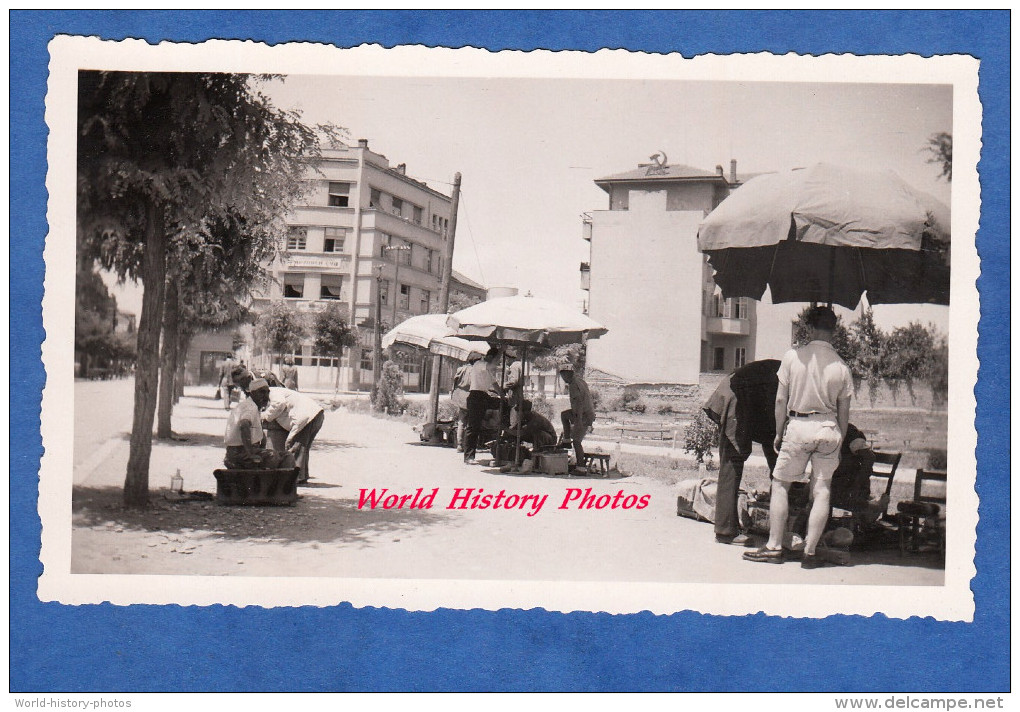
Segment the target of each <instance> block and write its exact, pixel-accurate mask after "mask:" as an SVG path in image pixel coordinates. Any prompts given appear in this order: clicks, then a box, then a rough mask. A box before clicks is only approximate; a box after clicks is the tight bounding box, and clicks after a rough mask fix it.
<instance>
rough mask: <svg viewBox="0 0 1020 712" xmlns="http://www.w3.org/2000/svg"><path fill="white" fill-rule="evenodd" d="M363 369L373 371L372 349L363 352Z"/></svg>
mask: <svg viewBox="0 0 1020 712" xmlns="http://www.w3.org/2000/svg"><path fill="white" fill-rule="evenodd" d="M360 365H361V370H362V371H371V370H372V352H371V350H368V351H362V352H361V364H360Z"/></svg>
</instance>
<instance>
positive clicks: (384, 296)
mask: <svg viewBox="0 0 1020 712" xmlns="http://www.w3.org/2000/svg"><path fill="white" fill-rule="evenodd" d="M389 300H390V283H389V282H386V281H382V282H379V303H380V304H387V303H388V302H389Z"/></svg>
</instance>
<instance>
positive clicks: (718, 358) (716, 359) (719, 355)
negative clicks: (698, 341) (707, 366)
mask: <svg viewBox="0 0 1020 712" xmlns="http://www.w3.org/2000/svg"><path fill="white" fill-rule="evenodd" d="M712 354H713V356H712V370H713V371H722V370H723V369H725V368H726V349H725V348H723V347H722V346H716V347H715V348H714V349H713V350H712Z"/></svg>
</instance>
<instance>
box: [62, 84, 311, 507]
mask: <svg viewBox="0 0 1020 712" xmlns="http://www.w3.org/2000/svg"><path fill="white" fill-rule="evenodd" d="M259 81H260V80H258V79H256V78H254V77H251V76H249V75H237V74H203V73H156V72H93V71H83V72H79V75H78V156H77V173H78V175H77V182H78V196H77V230H78V244H79V247H80V248H81V249H82V250H83V252H84V254H83V255H82V257H83V258H87V259H90V260H91V259H97V260H99V262H100V263H101V264H102V266H103V267H105V268H107V269H110V270H112V271H114V272H116V273H117V274H118V275H119V276H120V277H121V278H127V277H130V278H132V279H135V280H137V281H140V282H141V284H142V286H143V294H142V313H141V315H140V317H139V323H138V362H137V369H136V376H135V395H134V418H133V422H132V430H131V447H130V454H129V457H128V467H127V474H126V476H125V482H124V502H125V504H126V505H128V506H133V507H142V506H145V505H146V504H147V503H148V484H149V458H150V454H151V450H152V425H153V419H154V416H155V410H156V388H157V381H158V372H159V336H160V330H161V325H162V321H163V311H162V309H163V303H164V301H165V289H166V279H167V272H168V265H169V266H171V267H173V266H179V265H181V264H184V263H186V262H190V260H191V258H192V257H193V256H194V254H195V253H196V252H199V253H200V252H202V251H204V250H210V251H212V252H213V253H215V252H216V247H215V246H211V245H207V244H206V237H207V236H208V225H210V224H211V223H215V222H217V221H220V220H230V219H239V218H246V219H249V220H250V223H251V224H252V225H256V224H257V225H260V226H261V227H260V230H259V231H258V232H257V233H256V232H255V231H253V234H256V235H257V236H258V239H261V240H265V241H267V242H266V244H265V247H266V249H271V246H272V239H271V236H272V235H282V234H283V230H282V219H283V216H284V215H285V213H286V211H287V210H288V209H289V208H290V207H291V206H292V205H293V203H294V199H295V198H296V196H297V194H298V193H299V192H300V190H301V186H302V181H301V178H302V177H303V172H304V162H303V160H302V156H303V155H307V154H314V153H315V152H316V151H317V149H318V135H317V134H316V132H315V131H314V130H313V129H310V128H308V127H306V126H304V125H303V124H302V123H301V122H300V121H299V117H298V115H297V114H295V113H294V112H286V111H281V110H279V109H277V108H275V107H274V106H273V105H272V103H271V102H270V101H269V100H268V98H267V97H265V95H263V94H262V93H261V92H260V91H259V89H258V82H259ZM171 274H172V276H174V277H177V278H178V279H179V278H180V277H181V275H180V274H178V273H173V272H171ZM184 284H185V282H182V281H178V282H177V285H178V286H179V287H182V288H183V285H184ZM189 286H190V285H189Z"/></svg>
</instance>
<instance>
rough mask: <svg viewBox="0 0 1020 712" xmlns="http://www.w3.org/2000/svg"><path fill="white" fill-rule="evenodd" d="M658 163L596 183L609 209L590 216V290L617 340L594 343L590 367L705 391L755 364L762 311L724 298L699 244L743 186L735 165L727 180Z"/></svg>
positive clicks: (592, 304) (584, 279)
mask: <svg viewBox="0 0 1020 712" xmlns="http://www.w3.org/2000/svg"><path fill="white" fill-rule="evenodd" d="M660 155H661V154H660ZM655 158H658V161H657V162H654V163H652V164H647V165H639V166H638V168H637V169H635V170H632V171H628V172H626V173H621V174H617V175H612V176H608V177H606V178H600V179H598V180H596V181H595V184H596V185H598V186H599V187H600V188H602V189H603V190H604V191H606V193H607V194H608V196H609V209H608V210H594V211H592V212H590V213H587V214H586V215H585V218H584V225H583V227H584V237H585V239H586V240H588V242H589V243H590V255H591V256H590V258H589V261H588V262H585V263H582V264H581V288H582V289H584V290H587V292H588V297H587V309H588V314H589V315H590V316H591V317H592V318H593V319H595V320H596V321H599V322H601V323H603V324H604V325H605V326H606V327H607V328H608V329H609V333H608V334H607V335H605V336H603V337H602V338H600V339H597V340H593V341H591V342H590V343H589V345H588V364H589V365H590V366H591V367H593V368H595V369H598V370H600V371H603V372H605V373H606V374H608V375H611V376H614V377H616V378H618V379H619V380H621V381H623V382H626V383H645V384H696V383H698V380H699V374H700V373H701V372H702V371H729V370H732V369H733V368H736V367H738V366H742V365H743V364H744V363H747V362H748V361H752V360H754V359H755V341H756V322H757V302H755V301H754V300H752V299H743V298H741V299H723V298H722V294H721V292H720V291H719V289H718V287H716V285H715V283H714V282H713V281H712V270H711V268H710V267H709V266H708V263H707V260H706V259H705V257H704V256H703V255H702V254H701V253H700V252H699V251H698V245H697V235H698V226H699V224H700V223H701V221H702V220H703V219H704V217H705V216H706V215H707V214H708V213H709V212H710V211H711V210H712V209H713V208H715V206H717V205H718V204H719V203H720V202H721V201H722V200H723V199H724V198H725V197H726V196H727V195H729V193H730V191H731V190H734V189H736V188H737V187H738V186H739V185H740V184H741V183H742V180H741V178H739V177H738V176H737V167H736V161H731V162H730V175H729V176H727V175H726V174H725V173H724V171H723V168H722V166H717V167H716V170H715V171H714V172H712V171H704V170H700V169H698V168H691V167H690V166H683V165H673V166H671V165H668V164H667V163H666V160H665V156H661V158H659V156H656V157H655ZM745 178H746V176H745Z"/></svg>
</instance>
